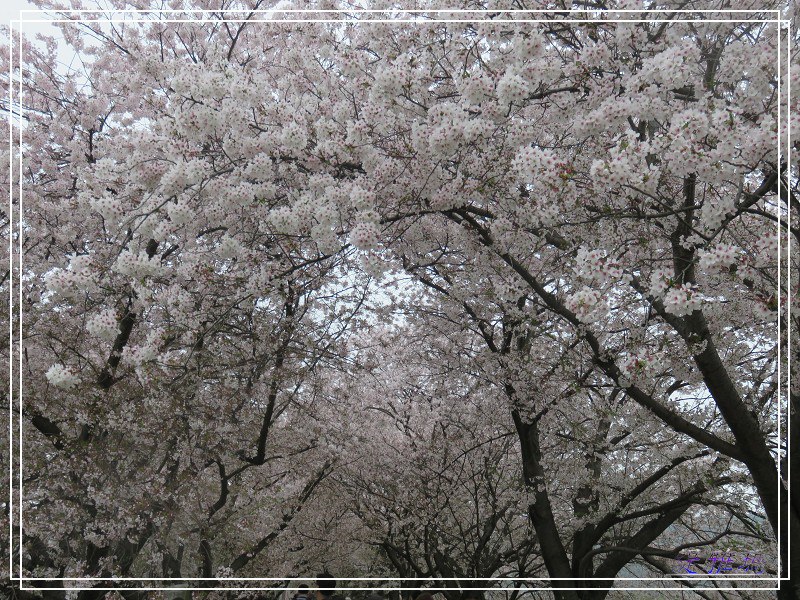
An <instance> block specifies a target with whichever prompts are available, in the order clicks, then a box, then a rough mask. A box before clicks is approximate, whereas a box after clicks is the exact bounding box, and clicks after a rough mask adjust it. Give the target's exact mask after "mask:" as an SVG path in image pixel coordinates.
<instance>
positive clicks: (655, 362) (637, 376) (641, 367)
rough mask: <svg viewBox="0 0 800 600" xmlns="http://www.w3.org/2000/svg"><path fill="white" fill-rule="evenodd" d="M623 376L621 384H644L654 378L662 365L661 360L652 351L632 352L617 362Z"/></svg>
mask: <svg viewBox="0 0 800 600" xmlns="http://www.w3.org/2000/svg"><path fill="white" fill-rule="evenodd" d="M617 366H618V367H619V370H620V374H621V375H622V378H621V380H620V382H619V383H620V385H623V386H625V387H627V386H629V385H637V384H643V383H646V382H648V381H651V380H652V377H653V375H655V374H656V373H657V371H658V369H659V368H660V366H661V361H660V360H659V359H658V357H657V356H654V355H652V354H650V353H641V354H637V353H632V354H629V355H627V356H625V357H623V358H621V359H620V360H618V362H617Z"/></svg>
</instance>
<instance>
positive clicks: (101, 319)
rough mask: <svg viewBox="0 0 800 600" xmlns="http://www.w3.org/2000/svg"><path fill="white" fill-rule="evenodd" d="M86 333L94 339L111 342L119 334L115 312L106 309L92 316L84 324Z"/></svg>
mask: <svg viewBox="0 0 800 600" xmlns="http://www.w3.org/2000/svg"><path fill="white" fill-rule="evenodd" d="M86 331H88V332H89V334H91V335H93V336H95V337H99V338H102V339H104V340H108V341H113V340H114V338H116V337H117V334H118V333H119V326H118V324H117V314H116V312H115V311H114V310H113V309H110V308H108V309H105V310H103V311H102V312H100V313H99V314H97V315H95V316H93V317H92V318H91V319H89V320H88V321H87V322H86Z"/></svg>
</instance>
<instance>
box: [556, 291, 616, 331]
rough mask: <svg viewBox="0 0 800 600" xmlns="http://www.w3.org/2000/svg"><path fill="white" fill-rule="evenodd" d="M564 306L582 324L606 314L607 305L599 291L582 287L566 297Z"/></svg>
mask: <svg viewBox="0 0 800 600" xmlns="http://www.w3.org/2000/svg"><path fill="white" fill-rule="evenodd" d="M564 305H565V306H566V307H567V308H568V309H569V310H571V311H572V312H573V313H575V315H576V316H577V317H578V319H580V320H581V321H583V322H584V323H591V322H593V321H597V320H598V319H601V318H603V317H604V316H605V315H606V314H607V312H608V305H607V304H606V303H605V300H604V299H603V295H602V294H601V293H600V291H598V290H595V289H592V288H589V287H583V288H581V289H580V290H578V291H577V292H575V293H573V294H571V295H569V296H567V297H566V298H565V299H564Z"/></svg>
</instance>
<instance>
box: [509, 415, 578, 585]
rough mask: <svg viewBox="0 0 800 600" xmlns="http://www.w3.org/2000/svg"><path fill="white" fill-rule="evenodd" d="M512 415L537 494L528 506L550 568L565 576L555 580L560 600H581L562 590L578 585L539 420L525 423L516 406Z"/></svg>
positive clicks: (527, 479)
mask: <svg viewBox="0 0 800 600" xmlns="http://www.w3.org/2000/svg"><path fill="white" fill-rule="evenodd" d="M512 417H513V419H514V426H515V427H516V430H517V435H518V437H519V442H520V448H521V450H522V472H523V476H524V478H525V485H526V486H528V487H529V488H530V489H532V490H533V493H534V498H535V500H534V502H533V503H532V504H530V505H529V507H528V513H529V518H530V520H531V524H532V525H533V528H534V530H535V531H536V537H537V539H538V541H539V547H540V549H541V551H542V558H543V560H544V564H545V566H546V567H547V572H548V573H549V574H550V577H553V578H564V579H563V580H561V581H556V580H554V581H552V585H553V594H554V595H555V597H556V600H579V596H578V594H577V592H575V591H572V590H559V588H566V587H574V582H573V580H572V577H573V575H572V569H571V568H570V563H569V558H568V557H567V552H566V550H565V549H564V544H562V543H561V537H560V536H559V533H558V527H557V526H556V522H555V518H554V516H553V511H552V508H551V506H550V498H549V496H548V494H547V487H546V485H545V476H544V475H545V474H544V469H543V468H542V464H541V456H542V452H541V449H540V447H539V429H538V423H536V422H533V423H525V422H524V421H523V420H522V417H521V416H520V414H519V412H518V411H516V410H515V411H513V412H512Z"/></svg>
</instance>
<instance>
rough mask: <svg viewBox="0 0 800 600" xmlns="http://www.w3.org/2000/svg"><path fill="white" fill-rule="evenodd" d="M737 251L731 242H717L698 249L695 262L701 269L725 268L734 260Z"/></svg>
mask: <svg viewBox="0 0 800 600" xmlns="http://www.w3.org/2000/svg"><path fill="white" fill-rule="evenodd" d="M739 252H740V251H739V249H738V248H737V247H736V246H733V245H731V244H717V245H716V246H714V247H712V248H708V249H701V250H698V252H697V256H698V261H697V264H698V265H699V266H700V267H701V268H702V269H712V268H717V269H727V268H729V267H730V266H731V265H733V264H734V263H735V262H736V260H737V258H738V257H739Z"/></svg>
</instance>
